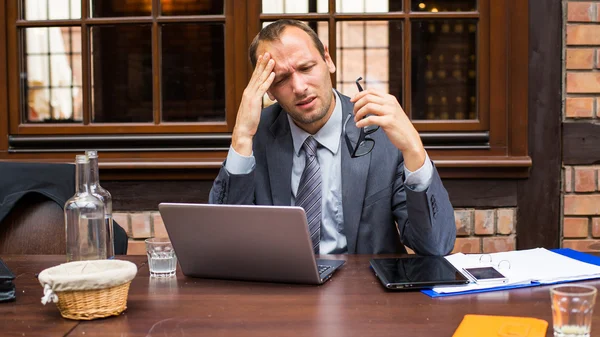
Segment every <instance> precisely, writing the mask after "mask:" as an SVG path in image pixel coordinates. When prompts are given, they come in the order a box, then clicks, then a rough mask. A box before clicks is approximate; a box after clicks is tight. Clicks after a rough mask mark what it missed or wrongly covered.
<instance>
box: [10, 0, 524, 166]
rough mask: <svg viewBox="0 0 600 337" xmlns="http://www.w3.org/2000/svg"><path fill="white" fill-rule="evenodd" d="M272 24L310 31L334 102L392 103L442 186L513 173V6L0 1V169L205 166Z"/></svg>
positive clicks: (520, 15)
mask: <svg viewBox="0 0 600 337" xmlns="http://www.w3.org/2000/svg"><path fill="white" fill-rule="evenodd" d="M50 4H51V5H50ZM234 5H235V6H236V7H235V8H234ZM4 9H6V12H4ZM279 18H294V19H298V20H302V21H304V22H307V23H308V24H309V25H310V26H311V27H312V28H313V29H314V30H315V31H316V32H317V33H318V35H319V37H320V38H321V39H322V41H323V42H324V44H325V45H327V46H328V47H329V50H330V54H331V56H332V58H333V59H334V60H335V62H336V66H337V71H336V74H335V75H334V78H333V79H334V81H335V86H336V88H337V89H338V90H340V91H341V92H342V93H344V94H346V95H353V94H354V93H355V92H356V88H355V85H354V81H355V80H356V79H357V78H358V77H363V78H364V82H363V83H364V86H365V87H366V88H379V89H382V90H384V91H387V92H390V93H391V94H393V95H395V96H396V97H397V98H398V99H399V101H400V103H401V104H402V106H403V107H404V109H405V111H406V113H407V114H408V115H409V116H410V118H411V119H412V120H413V122H414V123H415V125H416V127H417V129H418V130H419V132H420V133H421V135H422V138H423V140H424V143H425V145H426V147H427V148H428V151H429V153H430V155H431V156H432V158H434V159H435V160H436V161H437V165H438V167H440V168H445V170H446V171H445V172H446V174H445V175H446V176H473V174H474V172H476V175H479V176H524V175H526V174H527V168H528V167H529V166H530V160H529V157H527V143H526V141H527V134H526V130H527V106H526V102H527V98H526V92H527V62H526V59H527V34H526V33H524V32H525V31H526V30H527V4H526V3H525V4H524V2H522V1H517V0H510V1H506V2H495V1H492V0H456V1H455V0H397V1H396V0H394V1H392V0H389V1H385V0H378V1H371V0H368V1H367V0H336V1H331V0H304V1H301V0H294V1H292V0H248V1H246V2H244V3H243V4H242V3H238V2H234V0H178V1H174V0H102V1H100V0H60V1H57V0H52V1H50V0H18V1H8V0H0V19H1V20H0V21H2V22H6V26H2V27H0V35H6V37H7V39H6V43H2V45H0V88H1V89H2V90H0V99H1V98H3V95H6V98H7V99H6V100H4V101H2V102H8V103H7V104H6V105H0V110H3V111H1V112H5V111H6V112H7V113H0V133H2V134H3V135H5V136H6V137H4V138H6V139H2V138H0V159H8V160H11V159H30V160H41V159H43V160H50V161H54V160H58V161H62V160H65V158H68V159H70V158H72V155H73V152H75V151H81V150H83V149H86V148H96V149H98V150H100V151H102V152H104V153H105V155H104V158H105V162H104V163H105V165H106V166H104V167H112V168H140V167H151V168H155V169H163V168H182V169H183V168H189V167H213V168H214V167H218V164H219V162H220V161H221V160H222V159H223V158H224V156H225V153H226V151H227V148H228V146H229V142H230V132H231V130H232V129H233V125H234V123H235V117H236V112H237V109H238V105H239V102H240V100H241V95H242V92H243V90H244V88H245V86H246V84H247V81H248V79H249V78H250V75H251V70H252V69H250V65H249V62H248V55H247V47H248V45H249V43H250V41H251V40H252V38H253V37H254V35H255V34H256V33H257V32H258V30H259V29H260V27H262V26H264V25H266V24H268V23H269V22H272V21H274V20H277V19H279ZM4 74H5V76H2V75H4ZM5 79H6V80H5ZM2 102H0V104H3V103H2ZM267 103H268V102H267ZM482 168H484V169H483V170H482ZM507 168H508V169H507ZM484 171H485V172H488V173H485V172H484Z"/></svg>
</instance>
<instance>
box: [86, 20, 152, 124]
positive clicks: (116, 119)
mask: <svg viewBox="0 0 600 337" xmlns="http://www.w3.org/2000/svg"><path fill="white" fill-rule="evenodd" d="M91 31H92V33H91V38H92V107H93V111H92V112H93V115H92V120H93V121H94V122H100V123H126V122H152V121H153V114H152V42H151V26H150V25H121V26H100V27H92V29H91Z"/></svg>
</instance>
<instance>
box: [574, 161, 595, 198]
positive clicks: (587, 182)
mask: <svg viewBox="0 0 600 337" xmlns="http://www.w3.org/2000/svg"><path fill="white" fill-rule="evenodd" d="M574 169H575V192H593V191H595V190H596V169H595V168H594V167H589V166H588V167H575V168H574Z"/></svg>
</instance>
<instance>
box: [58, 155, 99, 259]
mask: <svg viewBox="0 0 600 337" xmlns="http://www.w3.org/2000/svg"><path fill="white" fill-rule="evenodd" d="M89 165H90V161H89V159H88V157H87V156H85V155H78V156H76V157H75V169H76V171H75V172H76V173H75V195H74V196H73V197H72V198H71V199H69V200H67V203H66V204H65V208H64V211H65V227H66V235H67V238H66V239H67V262H70V261H81V260H100V259H106V235H107V233H106V226H105V224H104V204H103V203H102V201H101V200H100V199H98V198H96V197H95V196H93V195H92V194H90V192H89Z"/></svg>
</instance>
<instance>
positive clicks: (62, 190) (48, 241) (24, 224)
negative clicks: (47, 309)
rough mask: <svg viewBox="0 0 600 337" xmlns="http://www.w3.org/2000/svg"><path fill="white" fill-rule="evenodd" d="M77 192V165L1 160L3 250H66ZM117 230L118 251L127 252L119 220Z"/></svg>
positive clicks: (0, 249) (0, 230)
mask: <svg viewBox="0 0 600 337" xmlns="http://www.w3.org/2000/svg"><path fill="white" fill-rule="evenodd" d="M73 194H75V170H74V166H73V165H70V164H41V163H10V162H0V254H65V253H66V243H65V242H66V234H65V232H66V231H65V219H64V213H63V206H64V204H65V203H66V202H67V200H68V199H69V198H70V197H71V196H73ZM113 231H114V237H115V254H117V255H123V254H127V233H126V232H125V230H123V228H121V226H119V225H118V224H117V223H114V224H113Z"/></svg>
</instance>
